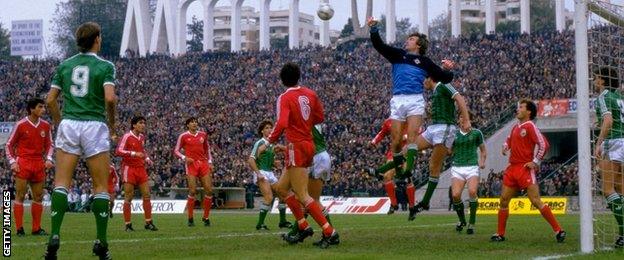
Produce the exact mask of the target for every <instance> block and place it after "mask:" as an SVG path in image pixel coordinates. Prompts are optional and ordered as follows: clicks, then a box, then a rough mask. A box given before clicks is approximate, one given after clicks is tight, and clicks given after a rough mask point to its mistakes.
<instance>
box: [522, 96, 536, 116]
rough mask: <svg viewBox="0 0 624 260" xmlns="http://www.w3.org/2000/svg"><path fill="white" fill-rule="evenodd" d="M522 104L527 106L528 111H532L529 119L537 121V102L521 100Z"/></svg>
mask: <svg viewBox="0 0 624 260" xmlns="http://www.w3.org/2000/svg"><path fill="white" fill-rule="evenodd" d="M520 104H524V106H526V109H527V110H529V111H531V116H530V117H529V119H531V120H533V119H535V117H536V116H537V105H535V102H533V101H531V100H528V99H522V100H520Z"/></svg>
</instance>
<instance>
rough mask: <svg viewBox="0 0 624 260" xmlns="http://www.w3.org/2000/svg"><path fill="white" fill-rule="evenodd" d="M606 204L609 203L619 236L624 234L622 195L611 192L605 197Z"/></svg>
mask: <svg viewBox="0 0 624 260" xmlns="http://www.w3.org/2000/svg"><path fill="white" fill-rule="evenodd" d="M607 204H609V208H611V211H613V216H615V221H616V222H617V224H618V227H619V234H620V236H624V216H623V215H624V207H623V205H622V197H621V196H620V194H617V192H616V193H613V194H611V195H609V196H608V197H607Z"/></svg>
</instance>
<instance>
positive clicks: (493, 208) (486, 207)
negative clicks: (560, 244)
mask: <svg viewBox="0 0 624 260" xmlns="http://www.w3.org/2000/svg"><path fill="white" fill-rule="evenodd" d="M542 202H544V204H546V205H548V206H549V207H550V210H551V211H552V213H553V214H555V215H564V214H565V213H566V207H567V206H568V198H565V197H542ZM499 205H500V199H498V198H479V207H478V208H477V214H478V215H496V214H498V209H499ZM509 214H512V215H539V214H540V211H539V209H537V208H536V207H534V206H533V204H531V201H529V198H513V199H511V202H509Z"/></svg>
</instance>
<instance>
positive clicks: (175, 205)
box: [113, 200, 186, 214]
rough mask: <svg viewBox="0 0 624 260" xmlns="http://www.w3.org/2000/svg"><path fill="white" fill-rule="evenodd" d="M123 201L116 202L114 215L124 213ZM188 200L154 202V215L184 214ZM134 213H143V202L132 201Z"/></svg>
mask: <svg viewBox="0 0 624 260" xmlns="http://www.w3.org/2000/svg"><path fill="white" fill-rule="evenodd" d="M123 203H124V201H123V200H115V206H113V213H114V214H121V213H123ZM185 208H186V200H152V214H179V213H184V209H185ZM131 210H132V213H143V200H132V204H131Z"/></svg>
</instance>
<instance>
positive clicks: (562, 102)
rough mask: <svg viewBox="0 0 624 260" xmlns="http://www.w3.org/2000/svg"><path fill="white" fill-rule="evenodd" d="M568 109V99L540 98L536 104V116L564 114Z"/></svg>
mask: <svg viewBox="0 0 624 260" xmlns="http://www.w3.org/2000/svg"><path fill="white" fill-rule="evenodd" d="M569 109H570V101H569V100H568V99H551V100H540V101H539V102H538V106H537V116H538V117H553V116H565V115H567V114H568V110H569Z"/></svg>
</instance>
